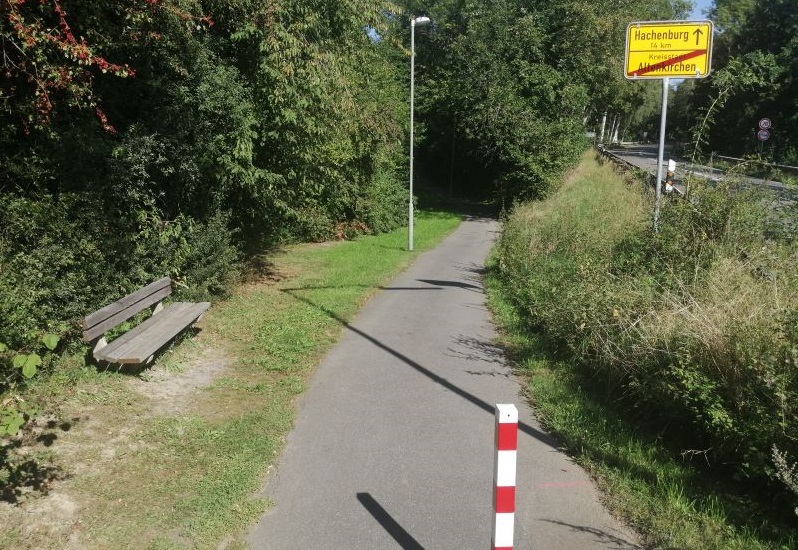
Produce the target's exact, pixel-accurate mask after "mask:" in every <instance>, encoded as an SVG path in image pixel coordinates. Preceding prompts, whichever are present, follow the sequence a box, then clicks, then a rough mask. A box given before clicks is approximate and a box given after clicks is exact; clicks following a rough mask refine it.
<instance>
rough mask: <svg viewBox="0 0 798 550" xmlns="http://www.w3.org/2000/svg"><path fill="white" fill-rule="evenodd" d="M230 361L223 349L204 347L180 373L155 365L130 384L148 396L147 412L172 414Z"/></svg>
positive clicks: (186, 403) (182, 406)
mask: <svg viewBox="0 0 798 550" xmlns="http://www.w3.org/2000/svg"><path fill="white" fill-rule="evenodd" d="M230 362H231V360H230V359H229V357H228V356H227V355H226V354H225V352H224V351H223V350H221V349H216V348H210V347H204V348H202V349H201V350H200V353H199V355H198V356H197V357H196V358H195V359H191V360H189V361H188V362H186V363H184V364H183V366H182V367H181V369H180V372H173V371H172V370H171V369H169V368H168V367H166V366H165V365H162V364H156V365H155V366H154V367H153V368H152V369H150V370H148V371H146V372H145V373H143V374H142V375H141V376H140V377H138V378H133V379H131V381H130V385H131V387H132V389H133V390H135V391H136V392H138V393H139V394H141V395H143V396H144V397H147V398H148V399H149V401H150V404H149V411H150V414H151V415H153V416H166V415H174V414H178V413H180V412H182V411H183V410H184V409H185V408H186V406H187V405H188V404H189V403H190V402H191V400H192V399H193V397H194V396H195V395H196V393H197V392H199V391H200V390H202V389H204V388H206V387H208V386H209V385H210V384H211V383H212V382H213V381H214V380H215V379H216V378H217V377H218V376H219V375H220V374H221V373H222V372H223V371H224V370H225V369H226V368H227V367H228V366H229V365H230Z"/></svg>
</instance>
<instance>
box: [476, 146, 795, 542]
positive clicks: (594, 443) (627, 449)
mask: <svg viewBox="0 0 798 550" xmlns="http://www.w3.org/2000/svg"><path fill="white" fill-rule="evenodd" d="M638 193H639V192H638V191H636V190H634V189H633V188H630V187H626V186H624V185H622V182H621V179H620V178H619V177H617V176H615V175H614V174H613V173H612V171H611V170H610V169H609V168H607V167H601V166H599V165H598V164H596V162H595V161H594V160H593V159H592V157H590V156H586V157H585V159H583V162H582V164H581V166H580V167H579V168H578V169H577V170H576V171H575V173H574V174H573V175H572V176H571V179H570V181H569V183H568V184H566V185H565V186H564V187H563V189H562V190H561V191H560V192H559V193H558V194H556V195H555V196H554V197H552V198H551V199H549V200H548V201H546V202H545V203H538V204H535V205H533V206H532V207H530V208H529V209H528V210H526V211H524V212H523V213H522V214H521V216H522V218H523V220H524V222H523V223H524V224H528V225H529V224H531V225H536V224H539V225H543V226H546V225H547V224H548V226H547V227H540V228H539V230H540V231H543V232H551V231H556V232H557V235H559V236H561V238H560V244H561V245H563V244H564V245H566V246H567V245H568V244H569V243H574V244H575V245H576V246H579V247H583V246H585V242H584V241H585V240H588V241H590V240H592V239H590V238H589V237H586V235H590V234H592V232H594V231H596V230H601V229H600V228H602V227H603V228H604V229H603V230H602V231H603V235H602V239H606V240H607V241H608V242H607V243H606V245H607V246H611V244H612V241H613V239H614V238H615V235H617V234H618V231H617V228H618V227H619V226H617V225H616V226H615V229H613V228H612V227H611V226H613V225H615V224H616V222H617V220H619V219H624V218H625V219H627V220H636V222H635V223H647V222H646V218H647V215H648V211H647V210H645V209H641V208H640V204H639V200H638V199H639V195H638ZM641 216H642V217H641ZM552 217H555V218H558V221H556V222H553V223H549V218H552ZM563 219H565V222H563V226H559V225H558V224H559V223H560V222H562V221H563ZM510 223H518V220H515V221H511V222H510ZM535 232H536V231H535V230H532V231H530V233H535ZM580 235H581V236H580ZM525 238H526V239H527V240H526V241H524V242H527V243H533V242H534V239H535V237H534V236H527V237H525ZM530 246H532V245H531V244H530ZM588 246H598V247H601V246H605V244H602V243H601V242H592V243H589V245H588ZM495 261H496V262H498V261H499V259H498V258H497V259H496V260H495ZM514 261H519V259H516V260H514ZM551 261H552V262H554V261H556V260H551ZM539 263H540V262H536V265H538V264H539ZM543 264H544V267H545V262H543ZM557 269H558V267H557V266H556V265H555V266H551V270H552V272H555V271H556V270H557ZM541 276H542V277H545V274H543V275H541ZM487 284H488V288H489V297H490V303H491V306H492V308H493V310H494V312H495V313H496V316H497V320H498V322H499V324H500V326H501V327H502V328H503V329H504V336H503V339H504V342H503V343H504V345H505V346H506V347H507V348H508V349H509V350H510V352H511V354H512V355H513V356H514V358H515V359H516V361H517V362H518V364H519V366H520V367H521V369H522V371H523V372H524V373H525V374H526V375H527V377H528V381H529V382H528V392H529V395H530V396H531V399H532V401H533V402H534V405H535V408H536V410H537V412H538V414H539V415H540V417H541V419H542V420H543V421H544V422H545V424H546V425H547V426H548V428H549V429H550V430H552V431H553V432H554V433H555V434H557V435H558V436H560V437H561V438H562V440H563V441H564V442H565V444H566V446H567V447H568V449H569V450H570V451H571V452H572V453H573V454H574V455H575V456H576V457H577V460H578V461H579V462H580V463H581V464H582V465H583V466H585V467H586V468H587V469H588V470H589V471H591V472H592V473H593V474H594V475H595V476H596V477H597V478H598V479H599V480H600V484H601V485H602V487H603V489H605V491H606V493H607V502H608V504H609V506H610V507H611V508H612V509H613V510H614V511H615V512H617V513H618V514H619V515H621V516H622V517H624V518H626V519H627V520H628V521H629V522H630V523H631V524H632V525H634V526H635V527H636V528H637V529H638V530H639V531H640V532H641V533H643V534H644V535H645V536H646V537H647V539H648V541H649V543H650V545H651V547H653V548H679V549H685V550H687V549H696V550H698V549H701V550H704V549H717V550H721V549H724V550H725V549H740V550H742V549H765V548H769V549H770V548H779V549H787V548H792V547H793V546H792V544H793V541H792V539H790V538H789V533H785V532H781V533H778V532H774V531H776V530H775V529H774V526H772V525H767V524H766V523H765V524H763V523H762V516H761V515H759V514H757V512H758V510H756V509H755V507H756V506H757V505H756V504H754V503H752V502H751V501H749V500H746V499H745V498H742V497H741V496H740V495H738V494H735V492H734V488H733V487H729V486H727V485H724V484H722V483H720V482H716V481H714V480H712V479H709V478H707V476H706V474H705V472H703V471H702V470H701V469H700V468H696V467H694V466H692V465H691V464H690V463H689V460H687V459H686V458H687V457H681V458H678V457H676V456H674V454H673V450H672V449H669V448H667V447H666V446H665V445H664V444H663V442H662V441H660V440H659V438H658V437H657V435H656V434H647V433H645V430H644V429H642V430H641V426H638V425H635V423H634V422H633V421H631V420H630V417H631V416H632V414H630V411H627V410H623V409H616V408H615V404H614V403H613V402H611V401H610V402H608V401H607V399H606V398H607V396H608V393H607V392H606V385H605V383H604V382H602V381H600V380H599V379H597V378H596V375H595V373H593V374H591V373H588V372H585V371H582V370H580V369H579V368H576V367H574V366H573V365H571V364H569V363H568V362H565V361H562V360H560V359H558V358H557V354H556V353H554V352H553V350H551V348H550V345H549V343H548V342H547V341H546V338H545V334H539V333H537V332H536V331H534V330H530V327H528V326H527V325H526V324H525V320H524V318H523V312H521V311H519V310H518V309H517V308H516V307H515V306H514V305H513V302H514V299H515V298H517V296H518V289H517V288H512V289H511V288H508V287H507V286H505V285H506V280H503V279H500V278H499V277H498V276H497V271H496V269H493V270H492V273H491V275H490V276H489V278H488V281H487ZM602 388H604V389H602ZM697 459H698V460H700V455H699V456H698V457H697ZM757 516H758V519H755V518H757Z"/></svg>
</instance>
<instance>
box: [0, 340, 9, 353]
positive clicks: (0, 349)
mask: <svg viewBox="0 0 798 550" xmlns="http://www.w3.org/2000/svg"><path fill="white" fill-rule="evenodd" d="M7 350H8V346H7V345H5V344H4V343H3V342H0V352H3V351H7Z"/></svg>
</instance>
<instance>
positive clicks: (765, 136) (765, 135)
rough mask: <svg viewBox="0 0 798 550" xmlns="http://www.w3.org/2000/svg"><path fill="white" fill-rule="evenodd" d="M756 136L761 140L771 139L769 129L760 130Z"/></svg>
mask: <svg viewBox="0 0 798 550" xmlns="http://www.w3.org/2000/svg"><path fill="white" fill-rule="evenodd" d="M756 138H757V139H758V140H759V141H767V140H769V139H770V131H769V130H759V131H758V132H757V133H756Z"/></svg>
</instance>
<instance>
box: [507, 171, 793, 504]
mask: <svg viewBox="0 0 798 550" xmlns="http://www.w3.org/2000/svg"><path fill="white" fill-rule="evenodd" d="M641 189H642V188H641V186H639V185H634V184H630V183H628V182H627V183H626V184H624V183H623V181H622V180H621V179H620V178H619V177H618V176H616V175H615V174H614V173H613V172H612V171H611V169H610V168H609V167H607V166H603V167H602V166H599V165H597V164H596V163H595V162H594V161H593V160H592V158H590V156H586V157H585V158H584V159H583V162H582V165H581V166H580V168H579V169H578V170H577V171H576V172H574V174H572V175H571V177H570V179H569V181H568V182H567V184H566V185H564V186H563V188H562V190H561V191H560V192H559V193H558V194H556V195H555V196H553V197H552V198H550V199H549V200H547V201H545V202H540V203H531V204H527V205H523V206H521V207H519V208H517V209H516V210H515V211H514V212H513V214H512V215H511V216H509V218H508V219H507V222H506V224H505V229H504V232H503V236H502V239H501V242H500V245H499V248H498V252H497V254H498V256H497V262H496V264H497V273H498V275H499V276H500V278H501V280H502V288H503V289H504V291H503V292H505V293H506V296H507V299H508V300H509V302H510V303H511V304H512V305H513V307H514V308H516V310H517V311H518V313H519V323H521V324H522V326H523V327H524V330H525V331H526V332H527V333H528V334H532V335H534V338H535V340H536V341H537V342H543V343H544V344H545V345H547V346H548V348H549V349H550V350H552V351H553V352H554V353H555V355H556V356H557V357H559V358H560V359H562V360H563V361H565V362H566V364H567V365H570V366H569V367H568V368H569V369H573V370H574V372H578V373H580V374H579V375H578V378H579V380H581V381H582V382H584V383H587V384H589V385H590V388H589V389H590V390H591V391H592V392H594V394H596V395H602V396H604V397H605V398H609V400H610V402H612V403H613V407H619V408H617V409H615V410H616V414H620V415H623V416H625V417H627V418H633V419H635V420H636V421H637V422H638V423H639V424H640V425H644V426H646V429H649V430H654V432H655V433H657V434H658V435H659V436H661V437H663V441H665V442H666V443H667V446H668V447H669V448H671V449H673V450H676V451H677V452H678V451H682V452H683V455H682V456H683V457H685V459H689V458H692V459H694V461H695V464H696V466H699V467H701V468H703V469H704V470H706V471H708V472H709V473H711V474H713V475H718V476H720V477H725V478H727V479H729V480H732V479H733V480H736V481H738V482H741V483H743V484H747V487H748V488H749V489H751V490H752V493H755V492H756V491H757V490H760V491H761V490H762V489H763V488H764V491H762V492H763V493H766V494H768V498H775V499H776V500H777V501H779V502H781V508H782V509H784V510H791V509H792V508H793V505H794V503H795V502H794V496H795V495H792V494H791V493H790V492H789V491H788V490H787V489H786V486H785V484H781V483H779V482H778V481H777V477H778V474H777V469H776V468H775V466H774V462H773V448H774V445H775V447H776V448H777V449H779V450H780V452H783V453H786V457H787V460H788V461H789V457H795V456H796V454H798V446H797V445H796V442H797V441H798V424H796V420H798V418H796V408H795V406H794V405H793V403H794V402H795V398H796V397H798V292H796V291H797V290H798V288H796V286H797V285H798V267H796V259H798V248H797V247H796V245H795V244H791V243H789V242H784V241H782V242H779V241H775V240H767V239H765V237H764V236H763V235H764V228H765V221H764V220H765V217H766V216H765V215H764V214H765V213H764V212H763V211H762V209H761V206H760V205H761V204H762V202H761V200H759V198H757V197H754V196H750V195H748V194H746V193H744V192H741V190H740V189H738V188H735V186H734V185H733V184H728V185H722V186H719V187H716V188H707V187H702V186H700V185H698V186H694V191H693V193H692V194H691V196H690V197H689V198H688V199H684V200H668V201H666V203H665V204H664V205H663V210H662V218H661V219H662V228H661V231H660V232H659V233H657V234H654V233H652V232H651V231H650V229H649V226H650V223H649V212H650V200H649V199H648V197H647V196H646V195H645V194H644V193H643V192H641ZM561 368H563V367H561ZM574 376H577V375H574ZM782 470H783V468H782ZM781 477H782V479H784V478H785V475H782V476H781ZM754 487H756V488H758V489H757V490H754V489H753V488H754ZM752 498H753V497H752Z"/></svg>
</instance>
